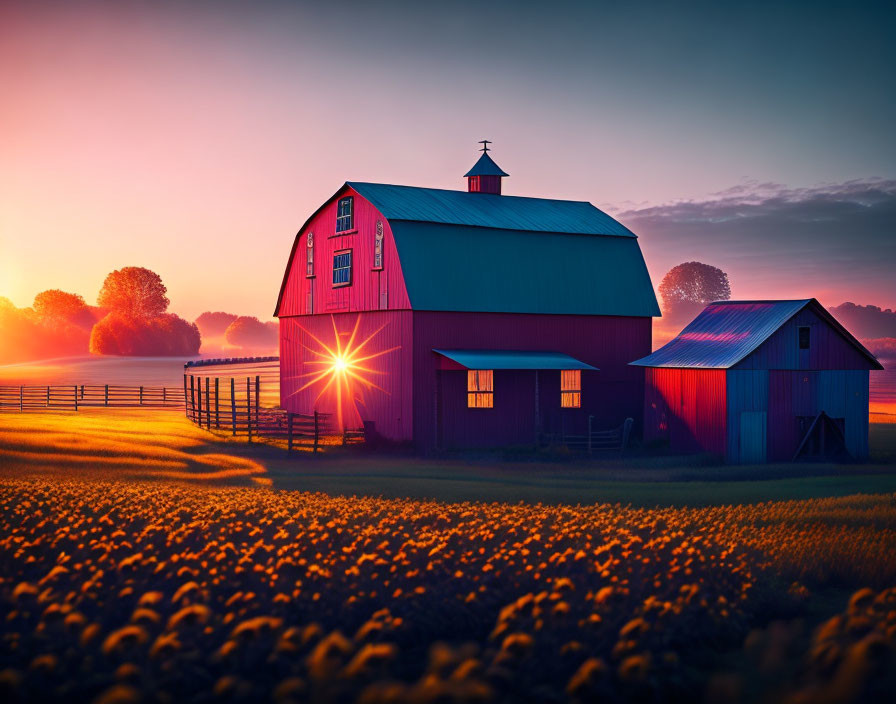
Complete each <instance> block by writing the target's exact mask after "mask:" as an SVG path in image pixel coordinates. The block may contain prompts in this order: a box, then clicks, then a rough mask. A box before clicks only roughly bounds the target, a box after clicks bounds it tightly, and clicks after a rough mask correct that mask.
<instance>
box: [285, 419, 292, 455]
mask: <svg viewBox="0 0 896 704" xmlns="http://www.w3.org/2000/svg"><path fill="white" fill-rule="evenodd" d="M286 438H287V440H286V454H287V455H292V413H289V412H288V411H287V413H286Z"/></svg>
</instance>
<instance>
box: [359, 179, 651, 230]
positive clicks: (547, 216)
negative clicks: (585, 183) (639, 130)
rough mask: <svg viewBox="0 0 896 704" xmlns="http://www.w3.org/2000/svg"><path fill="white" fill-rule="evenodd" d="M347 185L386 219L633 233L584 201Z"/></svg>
mask: <svg viewBox="0 0 896 704" xmlns="http://www.w3.org/2000/svg"><path fill="white" fill-rule="evenodd" d="M346 185H348V186H351V187H352V188H354V189H355V190H356V191H357V192H358V193H359V194H360V195H361V196H363V197H364V198H366V199H367V200H369V201H370V202H371V203H373V205H374V207H376V208H377V210H379V211H380V212H381V213H382V214H383V216H384V217H385V218H386V219H387V220H389V222H393V221H395V220H413V221H417V222H437V223H442V224H445V225H467V226H470V227H491V228H495V229H501V230H525V231H528V232H562V233H569V234H578V235H614V236H617V237H635V234H634V233H633V232H632V231H631V230H629V229H628V228H627V227H625V226H624V225H622V224H621V223H618V222H616V220H614V219H613V218H611V217H610V216H609V215H607V214H606V213H605V212H603V211H602V210H598V209H597V208H595V207H594V206H593V205H591V203H586V202H584V201H573V200H551V199H548V198H523V197H520V196H499V195H493V194H490V193H468V192H467V191H448V190H443V189H439V188H416V187H414V186H393V185H389V184H384V183H358V182H355V181H349V182H348V183H347V184H346Z"/></svg>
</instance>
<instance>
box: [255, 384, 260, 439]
mask: <svg viewBox="0 0 896 704" xmlns="http://www.w3.org/2000/svg"><path fill="white" fill-rule="evenodd" d="M260 390H261V381H260V380H259V378H258V376H256V377H255V426H256V430H257V429H258V398H259V396H261V393H260Z"/></svg>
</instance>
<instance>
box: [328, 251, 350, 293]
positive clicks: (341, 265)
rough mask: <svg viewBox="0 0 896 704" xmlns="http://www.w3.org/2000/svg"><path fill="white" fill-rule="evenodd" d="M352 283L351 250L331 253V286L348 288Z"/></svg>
mask: <svg viewBox="0 0 896 704" xmlns="http://www.w3.org/2000/svg"><path fill="white" fill-rule="evenodd" d="M351 282H352V250H350V249H343V250H340V251H338V252H334V253H333V285H334V286H348V285H350V284H351Z"/></svg>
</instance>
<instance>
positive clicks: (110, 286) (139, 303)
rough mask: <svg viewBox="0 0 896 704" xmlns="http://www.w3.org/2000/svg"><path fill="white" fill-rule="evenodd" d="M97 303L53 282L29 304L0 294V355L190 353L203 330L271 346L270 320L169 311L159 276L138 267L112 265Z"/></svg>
mask: <svg viewBox="0 0 896 704" xmlns="http://www.w3.org/2000/svg"><path fill="white" fill-rule="evenodd" d="M96 303H97V305H95V306H91V305H88V304H87V303H86V302H85V300H84V298H83V297H81V296H79V295H78V294H75V293H69V292H67V291H61V290H59V289H50V290H48V291H42V292H41V293H38V294H37V295H36V296H35V297H34V302H33V304H32V305H31V306H30V307H27V308H17V307H16V306H15V305H14V304H13V303H12V301H10V300H9V299H8V298H2V297H0V342H2V344H0V363H9V362H20V361H26V360H33V359H48V358H52V357H71V356H81V355H86V354H88V353H91V354H102V355H124V356H168V355H170V356H187V357H188V356H195V355H198V354H199V352H200V346H201V345H202V343H203V338H204V337H205V338H208V340H209V342H210V343H212V344H214V343H215V342H217V343H218V347H219V349H217V350H216V351H224V352H233V353H234V354H257V353H268V352H271V351H274V350H275V349H276V348H277V342H278V335H277V324H276V323H264V322H262V321H260V320H258V318H254V317H249V316H237V315H234V314H232V313H223V312H218V313H211V312H209V313H203V314H202V315H200V316H199V318H197V319H196V322H195V323H191V322H188V321H187V320H184V319H183V318H181V317H180V316H177V315H175V314H174V313H170V312H168V305H169V300H168V296H167V289H166V287H165V284H164V283H163V282H162V279H161V277H160V276H159V275H158V274H156V273H155V272H153V271H150V270H149V269H145V268H143V267H132V266H131V267H124V268H122V269H118V270H116V271H113V272H112V273H110V274H109V275H108V276H107V277H106V279H105V281H104V282H103V285H102V288H101V289H100V292H99V295H98V296H97V301H96Z"/></svg>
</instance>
